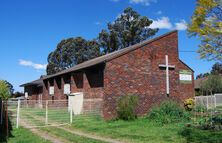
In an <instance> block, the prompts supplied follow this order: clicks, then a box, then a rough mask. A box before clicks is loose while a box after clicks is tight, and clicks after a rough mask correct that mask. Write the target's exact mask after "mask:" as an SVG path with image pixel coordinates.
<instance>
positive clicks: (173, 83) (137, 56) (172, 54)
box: [21, 31, 194, 119]
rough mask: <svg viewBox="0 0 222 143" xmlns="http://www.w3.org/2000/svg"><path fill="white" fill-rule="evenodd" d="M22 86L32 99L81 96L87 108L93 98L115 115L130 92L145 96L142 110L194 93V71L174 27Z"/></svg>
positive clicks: (110, 115) (103, 111)
mask: <svg viewBox="0 0 222 143" xmlns="http://www.w3.org/2000/svg"><path fill="white" fill-rule="evenodd" d="M21 86H23V87H24V91H25V93H26V96H28V97H29V99H31V100H68V98H69V96H79V98H78V99H80V100H79V101H80V102H83V103H82V104H80V106H81V107H79V108H81V110H84V107H86V106H85V104H87V103H85V101H87V100H91V101H93V102H94V104H95V105H100V106H101V107H102V108H101V114H102V116H103V117H104V118H105V119H112V118H114V117H115V116H116V103H117V100H118V98H119V97H120V96H124V95H127V94H133V95H136V96H138V97H139V105H138V107H137V113H138V115H144V114H146V113H147V112H148V111H149V110H150V108H151V107H152V106H153V105H155V104H158V103H160V102H161V101H163V100H165V99H168V98H172V99H175V100H176V101H178V102H181V103H182V101H183V100H184V99H187V98H190V97H193V96H194V71H193V70H192V69H191V68H190V67H189V66H187V65H186V64H185V63H184V62H182V61H181V60H180V59H179V53H178V32H177V31H171V32H169V33H166V34H164V35H161V36H159V37H156V38H154V39H151V40H146V41H144V42H141V43H139V44H136V45H133V46H130V47H127V48H124V49H122V50H119V51H115V52H112V53H110V54H107V55H104V56H101V57H98V58H95V59H92V60H89V61H86V62H84V63H81V64H78V65H76V66H74V67H72V68H69V69H67V70H64V71H61V72H59V73H56V74H53V75H48V76H43V77H41V78H40V79H38V80H35V81H33V82H29V83H26V84H23V85H21ZM66 92H67V93H66Z"/></svg>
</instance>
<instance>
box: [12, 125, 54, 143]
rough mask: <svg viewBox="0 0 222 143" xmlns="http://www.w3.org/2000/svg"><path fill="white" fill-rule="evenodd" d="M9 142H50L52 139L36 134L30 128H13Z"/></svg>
mask: <svg viewBox="0 0 222 143" xmlns="http://www.w3.org/2000/svg"><path fill="white" fill-rule="evenodd" d="M8 143H50V141H47V140H44V139H43V138H41V137H39V136H37V135H34V134H33V133H31V132H30V131H29V130H28V129H24V128H21V127H20V128H19V129H13V130H12V136H11V137H9V139H8Z"/></svg>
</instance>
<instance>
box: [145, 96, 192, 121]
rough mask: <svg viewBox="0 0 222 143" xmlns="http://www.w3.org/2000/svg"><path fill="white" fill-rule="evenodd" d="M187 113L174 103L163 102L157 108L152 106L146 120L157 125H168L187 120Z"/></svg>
mask: <svg viewBox="0 0 222 143" xmlns="http://www.w3.org/2000/svg"><path fill="white" fill-rule="evenodd" d="M189 117H190V116H189V113H188V112H185V110H184V109H183V108H182V107H180V106H179V105H178V104H177V103H175V102H174V101H170V100H169V101H164V102H162V103H161V104H160V105H159V106H154V107H153V108H152V109H151V111H150V112H149V114H148V118H149V119H151V120H153V121H155V122H157V123H159V124H169V123H174V122H178V121H181V120H183V121H185V120H189V119H190V118H189Z"/></svg>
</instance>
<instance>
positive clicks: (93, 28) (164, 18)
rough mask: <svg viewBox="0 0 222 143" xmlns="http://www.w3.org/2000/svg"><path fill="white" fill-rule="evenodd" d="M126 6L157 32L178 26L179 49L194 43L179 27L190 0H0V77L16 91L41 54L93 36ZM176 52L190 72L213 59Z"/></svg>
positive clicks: (35, 70)
mask: <svg viewBox="0 0 222 143" xmlns="http://www.w3.org/2000/svg"><path fill="white" fill-rule="evenodd" d="M128 6H131V7H133V8H134V9H135V10H136V11H137V12H139V13H140V14H141V15H145V16H148V17H149V18H151V19H153V20H154V23H155V24H154V25H152V26H153V27H159V28H160V31H159V33H158V34H157V35H161V34H163V33H165V32H168V31H170V30H173V29H178V30H179V50H180V51H195V50H197V49H198V43H199V41H198V39H197V38H188V37H187V34H186V30H185V29H186V23H188V22H189V21H190V17H191V15H192V13H193V11H194V8H195V0H186V1H181V0H81V1H79V0H19V1H18V0H0V49H1V52H0V79H5V80H8V81H9V82H11V83H12V84H13V85H14V88H15V90H16V91H22V90H23V89H22V88H20V87H19V85H20V84H22V83H24V82H28V81H32V80H35V79H37V78H39V76H40V75H42V74H45V66H46V64H47V56H48V54H49V52H51V51H53V50H54V49H55V48H56V45H57V44H58V43H59V42H60V41H61V40H62V39H65V38H69V37H75V36H82V37H84V38H86V39H92V38H95V37H96V36H97V35H98V33H99V32H100V31H101V29H103V28H106V23H107V22H110V21H113V20H114V19H115V18H116V17H117V16H118V15H119V14H121V13H122V11H123V9H125V8H126V7H128ZM179 54H180V58H181V59H182V60H183V61H184V62H185V63H187V64H188V65H189V66H190V67H191V68H193V69H194V71H195V75H197V74H199V73H203V72H207V71H209V70H210V69H211V66H212V64H213V62H208V61H205V60H200V59H199V56H198V54H197V53H194V52H180V53H179Z"/></svg>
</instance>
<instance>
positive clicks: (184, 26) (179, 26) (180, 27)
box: [175, 20, 187, 30]
mask: <svg viewBox="0 0 222 143" xmlns="http://www.w3.org/2000/svg"><path fill="white" fill-rule="evenodd" d="M175 26H176V27H175V28H176V29H177V30H186V29H187V23H186V21H185V20H180V22H177V23H175Z"/></svg>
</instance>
